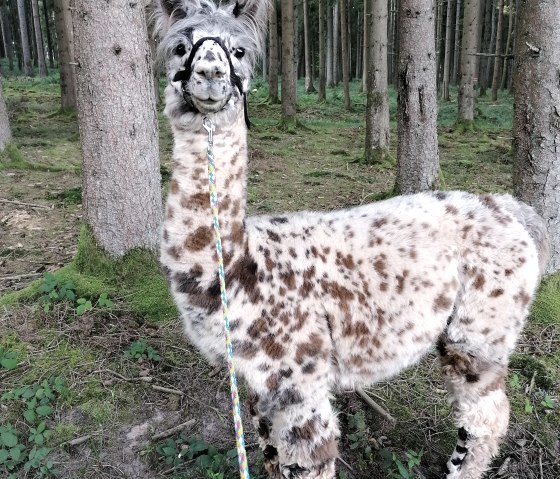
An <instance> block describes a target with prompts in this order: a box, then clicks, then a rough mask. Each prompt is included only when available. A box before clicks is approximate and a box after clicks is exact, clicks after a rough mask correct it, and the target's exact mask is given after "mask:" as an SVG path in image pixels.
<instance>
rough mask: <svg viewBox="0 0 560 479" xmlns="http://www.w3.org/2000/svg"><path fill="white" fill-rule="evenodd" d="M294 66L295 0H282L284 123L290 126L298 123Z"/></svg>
mask: <svg viewBox="0 0 560 479" xmlns="http://www.w3.org/2000/svg"><path fill="white" fill-rule="evenodd" d="M294 66H295V64H294V0H282V123H283V124H284V125H286V126H288V127H294V126H295V124H296V74H295V71H294Z"/></svg>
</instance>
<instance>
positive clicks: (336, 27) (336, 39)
mask: <svg viewBox="0 0 560 479" xmlns="http://www.w3.org/2000/svg"><path fill="white" fill-rule="evenodd" d="M338 10H339V8H338V1H336V0H335V4H334V6H333V83H334V85H338V82H339V81H340V71H339V70H340V68H339V67H340V58H339V57H340V54H339V53H340V52H339V46H340V15H339V11H338Z"/></svg>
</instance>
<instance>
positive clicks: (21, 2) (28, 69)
mask: <svg viewBox="0 0 560 479" xmlns="http://www.w3.org/2000/svg"><path fill="white" fill-rule="evenodd" d="M17 7H18V17H19V30H20V38H21V50H22V55H23V74H24V75H25V76H26V77H31V76H33V68H32V66H31V62H32V59H31V47H30V44H29V35H28V33H27V13H26V10H25V0H17Z"/></svg>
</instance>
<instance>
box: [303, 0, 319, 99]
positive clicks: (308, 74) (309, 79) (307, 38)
mask: <svg viewBox="0 0 560 479" xmlns="http://www.w3.org/2000/svg"><path fill="white" fill-rule="evenodd" d="M303 35H304V43H305V45H304V48H305V91H306V92H307V93H312V92H315V91H316V90H315V85H313V69H312V67H311V35H310V34H309V0H303Z"/></svg>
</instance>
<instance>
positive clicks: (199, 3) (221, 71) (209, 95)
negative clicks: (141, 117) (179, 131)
mask: <svg viewBox="0 0 560 479" xmlns="http://www.w3.org/2000/svg"><path fill="white" fill-rule="evenodd" d="M156 1H157V2H158V5H157V6H156V7H157V8H156V19H157V22H156V32H157V33H158V34H159V37H160V44H159V49H158V50H159V56H160V58H161V59H162V60H163V62H164V64H165V68H166V71H167V80H168V86H167V89H166V114H167V116H168V117H169V119H170V121H171V122H172V123H173V124H174V125H175V126H178V127H180V128H183V129H185V128H190V127H197V126H198V125H199V124H200V121H201V120H202V118H203V117H204V116H211V117H212V119H213V121H214V122H215V123H221V122H223V121H231V120H232V119H233V117H234V116H235V115H237V114H239V111H243V109H242V108H241V109H240V108H239V104H240V102H242V101H243V97H244V95H245V93H246V92H247V90H248V88H249V80H250V76H251V72H252V69H253V66H254V63H255V60H256V58H257V57H258V55H259V54H260V52H261V49H262V42H263V36H264V32H265V27H266V20H267V13H268V7H269V5H270V2H269V0H245V1H237V2H234V3H231V4H227V5H222V4H221V2H219V3H218V5H216V4H215V3H214V2H212V1H210V0H156Z"/></svg>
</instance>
